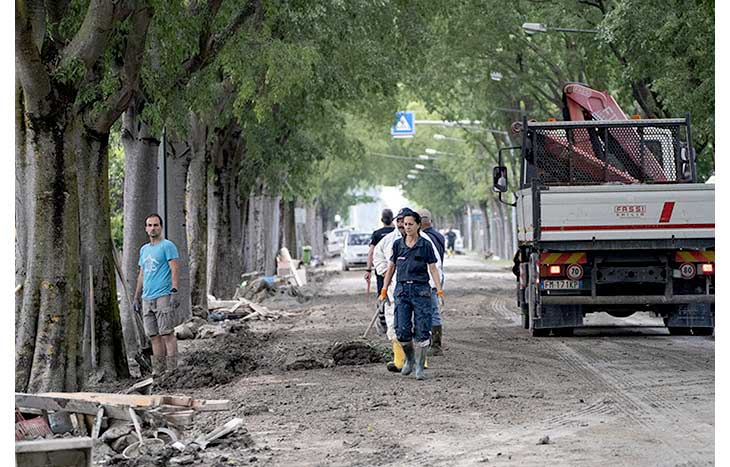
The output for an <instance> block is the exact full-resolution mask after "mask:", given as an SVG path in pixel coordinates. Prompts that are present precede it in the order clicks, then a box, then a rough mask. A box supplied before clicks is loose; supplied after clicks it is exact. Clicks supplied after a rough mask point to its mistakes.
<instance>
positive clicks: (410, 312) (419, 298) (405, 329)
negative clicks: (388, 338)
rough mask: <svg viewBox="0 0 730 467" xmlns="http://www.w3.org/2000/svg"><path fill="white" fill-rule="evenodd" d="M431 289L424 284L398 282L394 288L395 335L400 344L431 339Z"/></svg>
mask: <svg viewBox="0 0 730 467" xmlns="http://www.w3.org/2000/svg"><path fill="white" fill-rule="evenodd" d="M432 313H433V311H432V309H431V287H430V286H429V285H428V283H427V282H425V283H411V284H409V283H406V282H398V284H396V286H395V334H396V337H398V340H399V341H400V342H410V341H411V340H413V339H414V338H415V340H416V342H424V341H427V340H429V339H430V338H431V316H432Z"/></svg>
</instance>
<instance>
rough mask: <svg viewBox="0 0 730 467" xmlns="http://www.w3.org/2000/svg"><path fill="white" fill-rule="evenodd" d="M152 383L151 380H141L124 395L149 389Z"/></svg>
mask: <svg viewBox="0 0 730 467" xmlns="http://www.w3.org/2000/svg"><path fill="white" fill-rule="evenodd" d="M154 382H155V381H154V379H152V378H147V379H144V380H142V381H140V382H138V383H135V384H133V385H132V386H130V387H129V388H128V389H127V390H126V391H124V393H125V394H130V393H133V392H134V391H139V390H144V389H149V387H150V386H152V384H153V383H154ZM146 392H148V391H146Z"/></svg>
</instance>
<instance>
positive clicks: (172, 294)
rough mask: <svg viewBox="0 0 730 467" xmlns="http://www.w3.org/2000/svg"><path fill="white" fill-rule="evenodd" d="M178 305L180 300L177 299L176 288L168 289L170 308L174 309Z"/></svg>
mask: <svg viewBox="0 0 730 467" xmlns="http://www.w3.org/2000/svg"><path fill="white" fill-rule="evenodd" d="M179 306H180V302H179V301H178V299H177V289H172V290H171V291H170V309H171V310H175V309H176V308H177V307H179Z"/></svg>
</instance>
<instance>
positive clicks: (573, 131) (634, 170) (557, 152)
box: [526, 119, 692, 185]
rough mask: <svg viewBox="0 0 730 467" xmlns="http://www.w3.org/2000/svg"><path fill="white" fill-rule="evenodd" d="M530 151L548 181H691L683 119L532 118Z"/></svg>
mask: <svg viewBox="0 0 730 467" xmlns="http://www.w3.org/2000/svg"><path fill="white" fill-rule="evenodd" d="M527 138H528V140H529V141H528V143H529V144H528V147H529V148H530V150H529V151H528V154H527V155H526V157H527V160H528V163H529V164H530V165H531V166H532V167H531V169H532V170H533V177H536V178H539V179H540V182H541V183H543V184H545V185H591V184H601V183H626V184H629V183H675V182H680V181H688V180H690V179H691V178H692V174H691V173H688V170H689V164H686V163H685V164H682V161H683V160H685V161H686V160H687V154H688V153H689V151H688V147H689V143H688V137H687V127H686V122H685V120H678V119H672V120H644V121H641V120H630V121H613V122H605V121H602V122H556V123H539V124H535V123H529V124H528V126H527Z"/></svg>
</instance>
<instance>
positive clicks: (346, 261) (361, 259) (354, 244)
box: [341, 232, 372, 271]
mask: <svg viewBox="0 0 730 467" xmlns="http://www.w3.org/2000/svg"><path fill="white" fill-rule="evenodd" d="M371 236H372V233H369V232H348V233H347V235H346V236H345V242H344V243H345V244H344V246H343V248H342V255H341V256H342V270H343V271H349V270H350V268H353V267H365V266H367V264H368V251H369V250H370V238H371Z"/></svg>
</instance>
